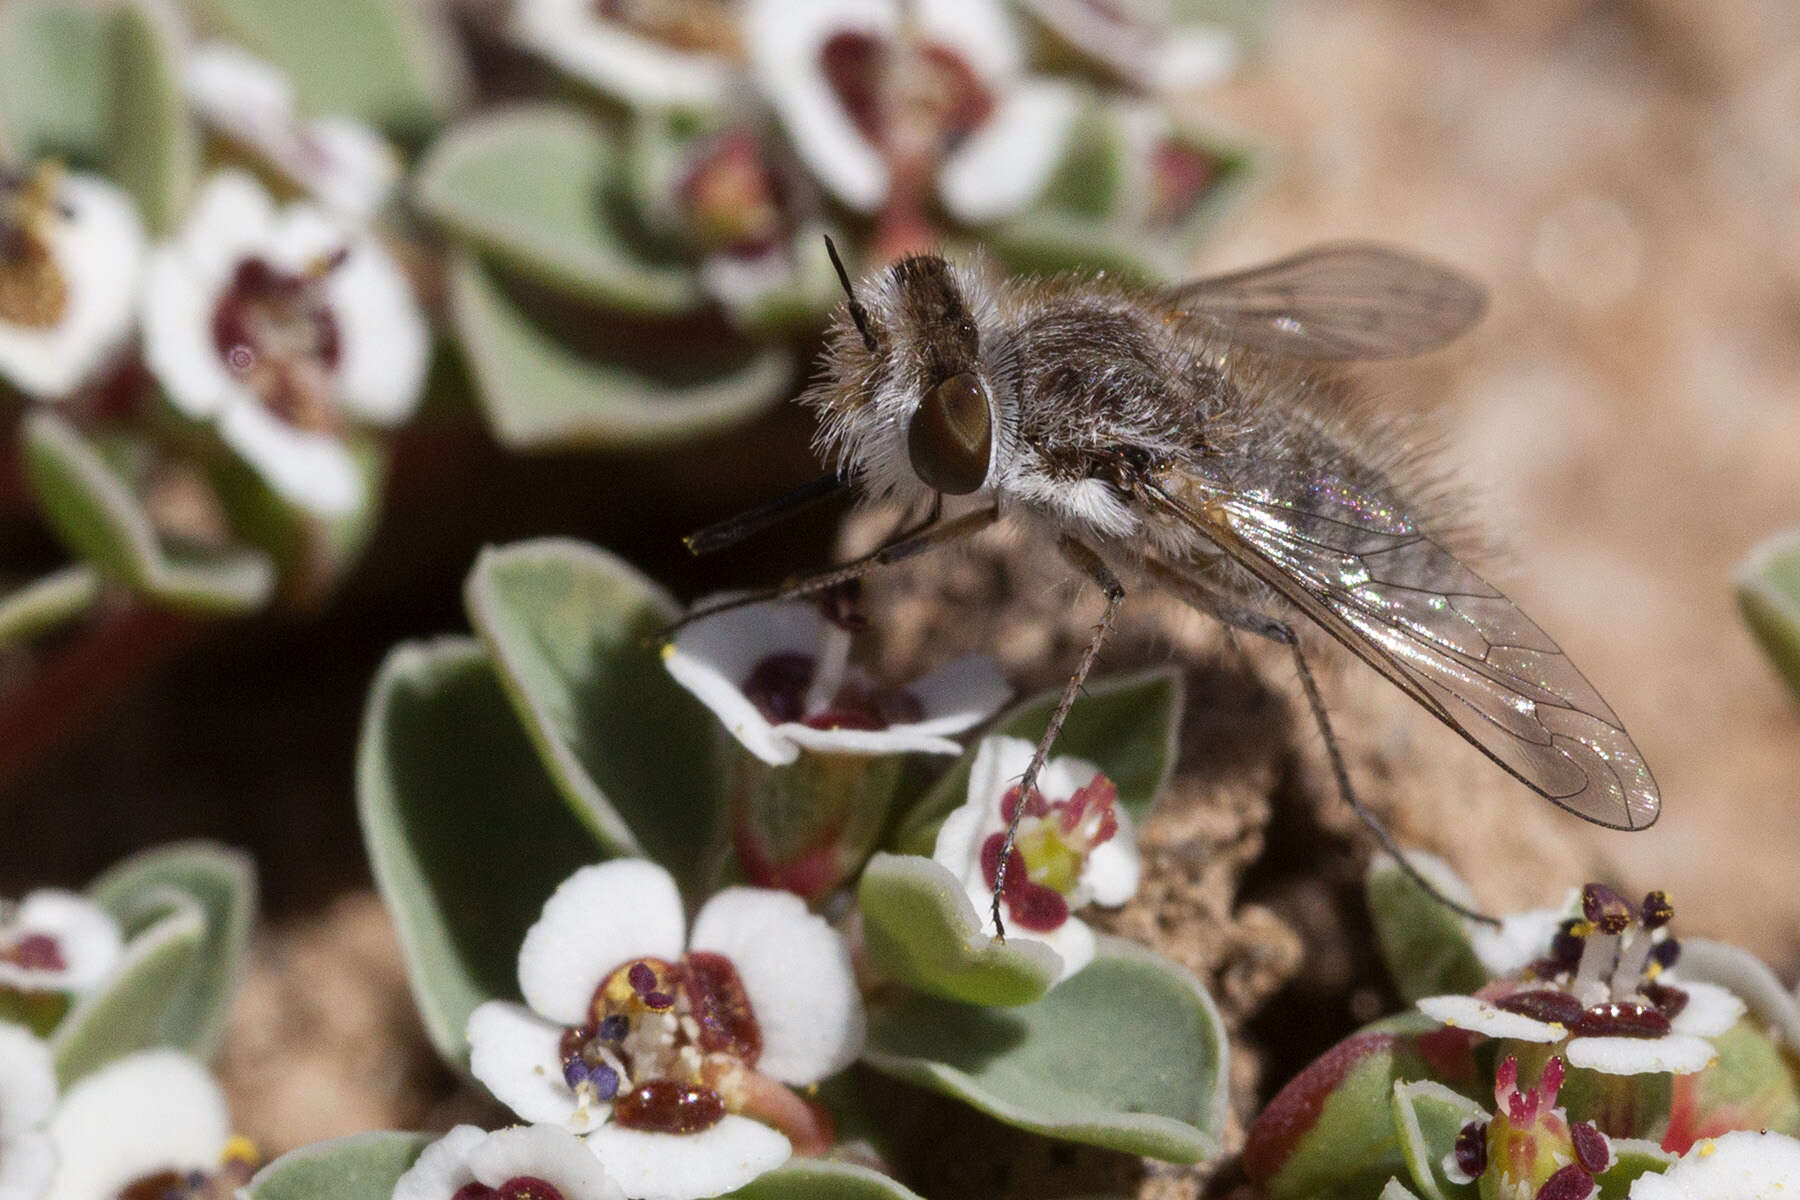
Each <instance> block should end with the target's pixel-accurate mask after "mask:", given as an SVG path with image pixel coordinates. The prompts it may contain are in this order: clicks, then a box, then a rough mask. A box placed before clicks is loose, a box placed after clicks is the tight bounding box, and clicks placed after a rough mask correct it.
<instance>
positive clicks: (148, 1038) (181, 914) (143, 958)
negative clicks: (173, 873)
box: [50, 892, 207, 1088]
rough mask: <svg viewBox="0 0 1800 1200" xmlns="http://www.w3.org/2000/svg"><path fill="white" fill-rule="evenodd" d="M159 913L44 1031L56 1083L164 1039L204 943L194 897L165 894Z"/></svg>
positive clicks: (201, 913)
mask: <svg viewBox="0 0 1800 1200" xmlns="http://www.w3.org/2000/svg"><path fill="white" fill-rule="evenodd" d="M164 904H165V905H166V910H165V913H166V915H164V916H163V917H162V919H160V920H158V921H157V922H156V923H155V924H153V925H151V926H150V927H149V928H148V929H146V930H144V932H142V933H140V934H138V935H137V936H136V937H134V938H133V939H131V941H130V942H129V943H128V944H127V945H126V947H125V956H124V958H123V959H121V960H120V963H119V966H118V969H117V970H116V971H114V973H113V975H112V977H111V978H110V979H109V980H107V982H106V983H105V984H104V985H102V986H101V987H100V988H99V989H97V990H95V991H92V992H89V993H88V994H87V995H86V996H83V997H82V998H81V1001H80V1002H79V1003H78V1004H76V1005H75V1007H74V1008H73V1009H71V1010H70V1012H69V1015H68V1016H66V1017H64V1018H63V1020H62V1023H61V1024H60V1025H58V1026H57V1027H56V1031H55V1033H53V1034H52V1035H51V1037H50V1049H51V1052H52V1053H53V1054H54V1055H55V1058H56V1078H57V1081H58V1083H60V1084H61V1086H62V1087H64V1088H67V1087H68V1086H69V1085H70V1084H72V1083H74V1082H75V1081H76V1080H77V1079H80V1078H81V1077H82V1076H83V1075H87V1074H89V1073H90V1072H92V1071H94V1070H96V1069H98V1068H100V1067H103V1066H105V1065H106V1064H107V1063H109V1062H112V1061H113V1060H114V1059H117V1058H123V1057H124V1056H125V1055H127V1054H132V1053H134V1052H136V1051H138V1050H145V1049H148V1048H150V1047H151V1046H159V1045H163V1044H164V1036H163V1031H164V1030H165V1029H166V1028H168V1026H169V1025H170V1023H171V1022H172V1021H174V1020H176V1019H178V1015H177V1014H176V1013H175V1012H174V1009H175V1008H176V1007H178V1006H179V1005H180V1003H181V1002H182V999H183V998H184V997H185V996H186V995H187V994H188V985H189V982H190V980H191V979H192V977H193V973H194V971H195V969H196V966H197V964H198V963H199V962H200V960H201V955H202V953H203V951H204V948H205V945H206V932H207V931H206V913H205V911H204V910H203V909H202V908H201V907H200V905H199V903H198V902H196V901H192V900H187V899H185V898H183V897H180V896H178V895H177V894H175V893H173V892H168V893H165V895H164Z"/></svg>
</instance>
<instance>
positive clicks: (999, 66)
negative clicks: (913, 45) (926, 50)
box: [913, 0, 1025, 87]
mask: <svg viewBox="0 0 1800 1200" xmlns="http://www.w3.org/2000/svg"><path fill="white" fill-rule="evenodd" d="M913 5H914V7H913V14H914V18H915V19H916V20H917V21H918V23H919V31H920V33H921V34H923V35H924V38H925V40H927V41H929V42H932V43H935V44H936V45H939V46H942V47H944V48H946V49H948V50H951V51H953V52H955V54H956V55H957V57H959V58H961V59H963V61H965V62H967V63H968V64H969V66H970V67H972V68H973V69H974V71H975V73H976V75H978V76H980V77H981V79H982V81H983V82H984V83H986V84H987V85H988V86H990V87H993V86H995V85H996V84H1000V83H1003V82H1005V81H1006V80H1009V79H1011V78H1012V77H1013V76H1015V75H1017V74H1018V73H1019V70H1020V69H1021V68H1022V67H1023V66H1024V62H1025V48H1024V44H1023V43H1022V42H1021V41H1020V40H1019V31H1018V29H1017V28H1016V27H1015V26H1014V24H1013V21H1012V18H1011V17H1010V16H1009V15H1008V14H1007V11H1006V5H1004V4H1001V3H999V2H998V0H913Z"/></svg>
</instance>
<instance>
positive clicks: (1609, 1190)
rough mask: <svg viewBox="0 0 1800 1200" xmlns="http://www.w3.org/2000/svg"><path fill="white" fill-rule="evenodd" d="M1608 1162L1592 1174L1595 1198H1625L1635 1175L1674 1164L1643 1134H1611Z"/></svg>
mask: <svg viewBox="0 0 1800 1200" xmlns="http://www.w3.org/2000/svg"><path fill="white" fill-rule="evenodd" d="M1611 1141H1612V1152H1613V1162H1612V1166H1610V1167H1608V1168H1607V1169H1606V1170H1604V1171H1602V1172H1601V1173H1600V1174H1599V1175H1597V1176H1595V1177H1594V1182H1595V1183H1597V1184H1599V1185H1600V1195H1599V1200H1626V1197H1627V1196H1629V1195H1630V1194H1631V1185H1632V1184H1633V1183H1635V1182H1636V1181H1637V1177H1638V1176H1639V1175H1645V1174H1650V1173H1661V1172H1663V1171H1666V1170H1668V1169H1669V1168H1670V1167H1671V1166H1673V1165H1674V1164H1675V1156H1674V1155H1673V1154H1670V1153H1669V1152H1668V1151H1667V1150H1664V1149H1663V1148H1662V1147H1661V1146H1659V1145H1657V1144H1656V1143H1655V1142H1652V1141H1647V1140H1645V1139H1643V1138H1613V1139H1611Z"/></svg>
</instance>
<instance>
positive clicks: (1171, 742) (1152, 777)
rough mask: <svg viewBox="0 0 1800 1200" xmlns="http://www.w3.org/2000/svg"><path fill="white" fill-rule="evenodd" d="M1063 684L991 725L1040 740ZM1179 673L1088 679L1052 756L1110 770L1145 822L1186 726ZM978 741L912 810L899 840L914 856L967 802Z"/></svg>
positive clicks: (927, 849)
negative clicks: (1067, 758)
mask: <svg viewBox="0 0 1800 1200" xmlns="http://www.w3.org/2000/svg"><path fill="white" fill-rule="evenodd" d="M1061 695H1062V689H1061V688H1057V689H1056V690H1054V691H1048V692H1043V693H1040V694H1039V695H1036V696H1033V697H1032V698H1031V699H1029V700H1026V701H1023V702H1022V703H1020V704H1017V705H1014V706H1013V707H1012V708H1009V709H1008V710H1006V711H1005V712H1004V713H1001V714H1000V716H999V717H997V718H996V719H995V721H994V724H993V725H992V726H991V727H990V728H989V729H988V730H987V731H986V732H987V733H989V734H995V733H1001V734H1007V735H1010V736H1012V737H1017V738H1024V739H1026V740H1027V741H1031V742H1035V741H1037V739H1038V738H1040V737H1042V736H1043V733H1044V729H1045V727H1047V726H1048V725H1049V724H1050V714H1051V713H1052V712H1054V711H1055V709H1056V703H1057V700H1058V699H1059V698H1060V697H1061ZM1182 702H1183V692H1182V685H1181V676H1180V675H1179V674H1178V673H1177V672H1175V671H1174V670H1172V669H1170V668H1166V667H1158V668H1155V669H1153V670H1149V671H1137V672H1133V673H1131V674H1126V675H1113V676H1109V677H1108V678H1105V679H1099V680H1095V681H1093V682H1091V683H1089V684H1088V686H1087V689H1086V690H1085V691H1084V692H1082V694H1081V696H1080V698H1079V699H1077V700H1076V701H1075V706H1074V707H1073V708H1071V709H1070V710H1069V719H1068V720H1067V721H1066V722H1064V724H1063V728H1062V734H1061V736H1059V737H1058V738H1057V739H1056V746H1055V748H1054V749H1052V750H1051V754H1052V755H1053V756H1062V755H1069V756H1071V757H1074V758H1084V759H1086V760H1088V761H1089V762H1091V763H1093V764H1094V765H1095V766H1097V767H1099V768H1100V769H1101V770H1102V771H1103V772H1105V773H1106V776H1107V778H1109V779H1111V780H1112V781H1113V783H1114V785H1115V786H1117V787H1118V789H1119V803H1120V804H1121V805H1123V806H1124V808H1125V809H1126V811H1127V812H1129V813H1130V814H1131V817H1132V820H1133V821H1135V822H1136V823H1137V824H1138V825H1139V827H1142V825H1143V823H1144V821H1145V820H1147V819H1148V818H1149V815H1150V806H1151V804H1152V803H1154V802H1155V800H1156V797H1157V795H1158V794H1159V793H1161V791H1162V789H1163V787H1164V786H1165V785H1166V784H1167V783H1168V782H1169V775H1170V773H1171V772H1172V771H1174V769H1175V739H1176V736H1177V735H1178V734H1179V733H1180V731H1181V709H1182ZM979 747H980V743H979V739H971V741H970V744H969V748H968V749H967V750H965V751H964V752H963V755H962V757H960V758H958V759H957V760H956V762H955V763H954V764H953V765H952V766H951V767H950V769H949V770H948V771H945V772H944V774H943V775H942V776H940V777H939V778H938V780H937V782H936V783H934V784H932V786H931V788H930V789H929V790H928V791H926V793H925V795H924V796H923V797H922V798H921V799H920V800H919V801H918V803H917V804H915V805H914V806H913V808H912V810H911V811H910V812H909V813H907V815H906V817H905V819H904V820H903V822H902V823H901V826H900V833H899V835H898V837H897V838H896V839H895V841H896V845H897V846H898V847H899V848H900V849H901V850H903V851H905V852H907V853H910V854H924V855H929V854H930V853H931V851H932V848H933V845H934V843H935V841H936V838H937V827H938V826H939V825H940V824H942V823H943V820H944V818H945V817H946V816H948V815H950V813H952V812H954V811H955V810H956V809H958V808H960V807H961V806H962V805H963V804H965V803H967V801H968V798H969V796H968V793H969V772H970V771H971V770H972V769H973V767H974V766H975V755H976V753H977V752H978V751H979Z"/></svg>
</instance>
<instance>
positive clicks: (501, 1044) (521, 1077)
mask: <svg viewBox="0 0 1800 1200" xmlns="http://www.w3.org/2000/svg"><path fill="white" fill-rule="evenodd" d="M562 1035H563V1027H562V1026H561V1025H557V1024H554V1023H552V1022H550V1021H546V1020H544V1019H543V1018H542V1017H540V1016H538V1015H537V1014H536V1013H533V1012H532V1011H530V1010H529V1009H527V1008H525V1007H524V1006H523V1005H519V1004H510V1003H508V1002H507V1001H504V1000H489V1001H488V1002H487V1003H486V1004H483V1005H482V1006H481V1007H480V1008H478V1009H476V1010H475V1011H474V1012H472V1013H470V1014H469V1073H470V1074H472V1075H474V1076H475V1078H477V1079H479V1080H481V1082H482V1083H483V1084H485V1085H486V1086H487V1090H488V1091H490V1092H492V1093H493V1094H494V1099H496V1100H498V1101H500V1103H502V1104H504V1105H506V1107H508V1108H510V1109H512V1110H513V1112H514V1113H516V1114H517V1115H518V1116H519V1117H520V1118H522V1119H523V1120H526V1121H542V1122H544V1123H546V1124H550V1125H560V1126H563V1127H565V1128H567V1129H568V1130H569V1132H571V1133H587V1132H588V1131H590V1130H592V1129H593V1128H595V1127H596V1126H597V1125H599V1124H600V1123H601V1122H602V1121H604V1120H606V1117H607V1114H608V1113H609V1112H611V1110H612V1108H611V1105H606V1104H601V1105H597V1106H592V1107H590V1106H586V1105H583V1104H579V1103H577V1101H576V1099H575V1093H574V1092H573V1091H571V1090H570V1088H569V1085H568V1084H566V1083H564V1082H563V1076H562Z"/></svg>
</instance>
